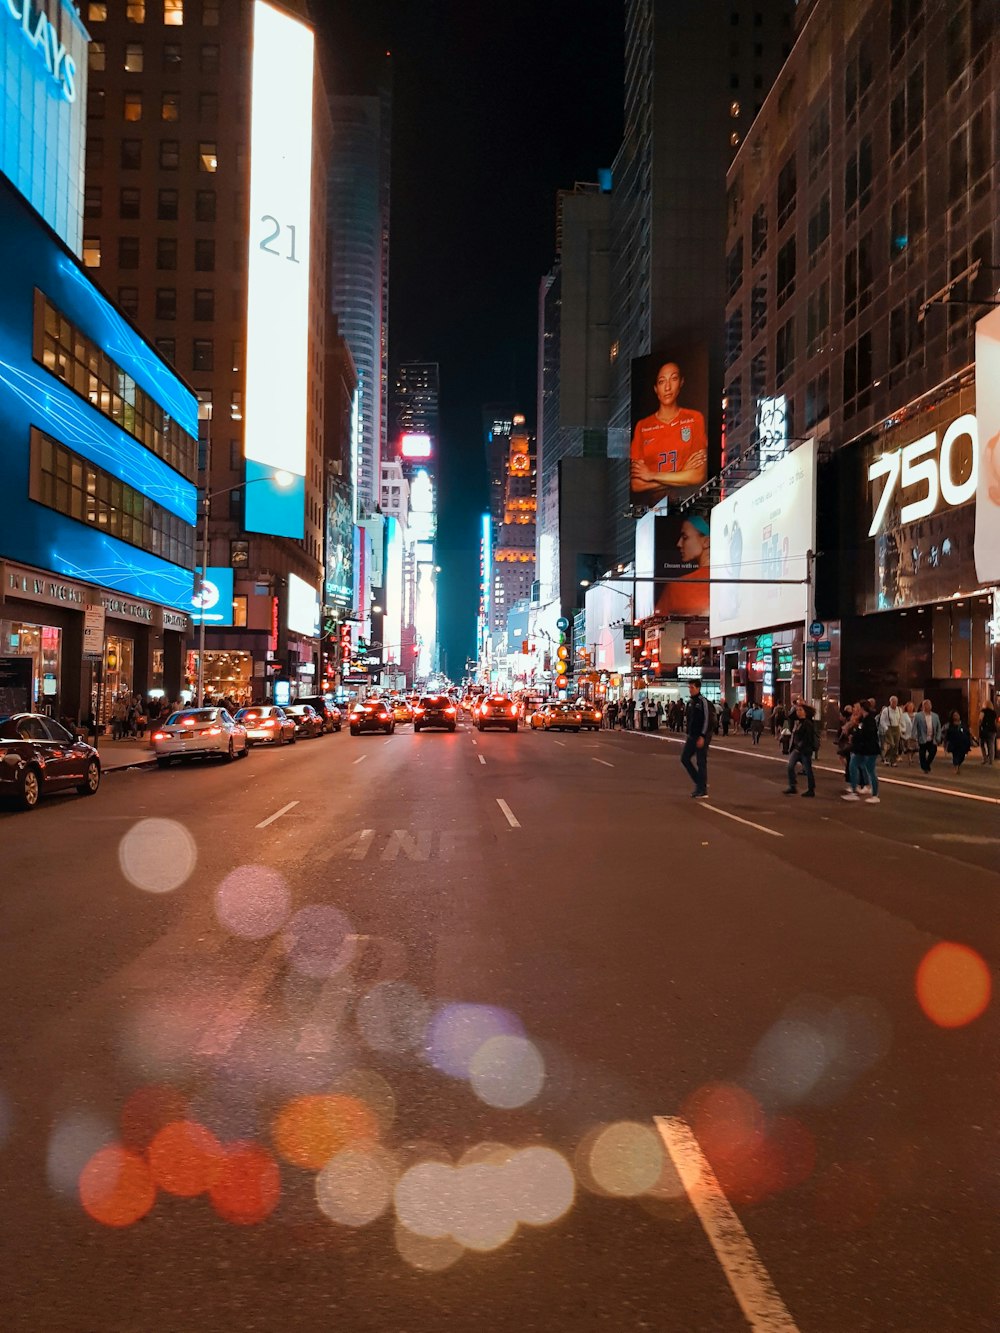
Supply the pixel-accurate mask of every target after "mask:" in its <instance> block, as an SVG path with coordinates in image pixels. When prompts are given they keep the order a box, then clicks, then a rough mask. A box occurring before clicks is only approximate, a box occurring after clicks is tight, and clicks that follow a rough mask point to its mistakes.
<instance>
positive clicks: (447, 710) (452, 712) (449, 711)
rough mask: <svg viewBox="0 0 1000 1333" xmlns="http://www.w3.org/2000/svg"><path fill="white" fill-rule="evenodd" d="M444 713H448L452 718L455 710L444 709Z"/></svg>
mask: <svg viewBox="0 0 1000 1333" xmlns="http://www.w3.org/2000/svg"><path fill="white" fill-rule="evenodd" d="M444 711H445V712H446V713H450V714H451V715H452V717H454V715H455V710H454V708H446V709H445V710H444Z"/></svg>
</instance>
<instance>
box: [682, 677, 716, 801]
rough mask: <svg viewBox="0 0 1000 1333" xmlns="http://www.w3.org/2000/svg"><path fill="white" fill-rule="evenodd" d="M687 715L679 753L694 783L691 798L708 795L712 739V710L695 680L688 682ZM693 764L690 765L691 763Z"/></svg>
mask: <svg viewBox="0 0 1000 1333" xmlns="http://www.w3.org/2000/svg"><path fill="white" fill-rule="evenodd" d="M688 693H689V695H690V698H689V699H688V706H687V713H686V717H685V722H686V730H687V740H686V741H685V742H684V749H683V750H682V751H681V763H682V764H683V765H684V770H685V772H686V773H687V775H688V777H690V779H691V781H692V782H693V783H694V791H693V792H692V793H691V795H692V797H696V798H700V797H703V796H707V795H708V747H709V744H710V742H711V738H712V710H711V709H710V708H709V706H708V700H707V699H706V698H705V696H704V695H703V694H702V692H701V684H700V682H699V681H697V680H692V681H689V682H688ZM692 760H694V761H695V762H694V763H692V762H691V761H692Z"/></svg>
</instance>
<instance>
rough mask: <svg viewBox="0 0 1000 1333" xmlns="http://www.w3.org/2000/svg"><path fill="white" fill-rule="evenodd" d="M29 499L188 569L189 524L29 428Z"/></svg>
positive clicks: (191, 551) (191, 559) (192, 537)
mask: <svg viewBox="0 0 1000 1333" xmlns="http://www.w3.org/2000/svg"><path fill="white" fill-rule="evenodd" d="M30 495H31V498H32V500H34V501H35V503H36V504H41V505H45V506H46V507H47V508H49V509H54V510H55V511H56V512H57V513H60V514H66V515H67V516H68V517H69V518H75V519H76V520H77V521H78V522H80V523H88V524H91V525H93V526H95V527H98V528H100V529H102V530H103V531H104V532H106V533H108V535H109V536H112V537H118V538H120V540H121V541H123V542H128V543H129V545H130V546H138V547H139V548H140V549H141V550H144V551H152V552H154V553H155V554H156V555H160V556H162V557H163V558H164V560H169V561H171V562H172V563H173V564H175V565H182V566H184V567H185V568H187V569H191V568H193V567H194V543H195V530H194V527H193V525H192V524H190V523H185V521H184V520H183V519H182V518H178V516H177V515H176V514H172V513H171V512H170V510H169V509H165V508H164V507H163V505H159V504H157V503H156V501H155V500H151V499H150V498H149V496H148V495H143V493H142V492H141V491H138V490H136V489H135V488H134V487H132V486H129V485H127V484H126V483H125V482H123V481H120V480H119V479H118V478H117V477H113V476H112V475H111V473H110V472H105V471H104V470H103V468H99V467H96V466H95V465H94V464H93V463H91V462H90V461H89V460H88V459H86V458H81V456H80V455H79V454H75V453H73V451H72V450H71V449H67V448H66V446H65V445H63V444H58V443H57V442H56V441H55V440H51V439H49V437H48V436H47V435H43V434H42V432H41V431H40V430H36V429H35V428H34V427H32V430H31V484H30Z"/></svg>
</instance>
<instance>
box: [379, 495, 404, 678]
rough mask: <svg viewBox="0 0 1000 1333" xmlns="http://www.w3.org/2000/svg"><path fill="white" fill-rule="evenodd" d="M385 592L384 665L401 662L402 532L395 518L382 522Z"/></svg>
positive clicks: (383, 622)
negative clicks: (383, 529)
mask: <svg viewBox="0 0 1000 1333" xmlns="http://www.w3.org/2000/svg"><path fill="white" fill-rule="evenodd" d="M384 589H385V614H384V616H383V620H382V641H383V657H384V658H385V660H386V662H400V661H401V660H402V638H403V528H402V525H401V524H400V522H399V520H398V519H396V518H386V520H385V582H384Z"/></svg>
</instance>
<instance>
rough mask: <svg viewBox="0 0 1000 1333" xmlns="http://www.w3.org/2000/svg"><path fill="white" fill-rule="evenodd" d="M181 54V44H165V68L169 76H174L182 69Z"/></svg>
mask: <svg viewBox="0 0 1000 1333" xmlns="http://www.w3.org/2000/svg"><path fill="white" fill-rule="evenodd" d="M181 54H182V52H181V45H180V43H179V42H164V44H163V68H164V70H165V71H166V72H167V73H168V74H174V73H176V72H177V70H178V69H179V68H180V63H181Z"/></svg>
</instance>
